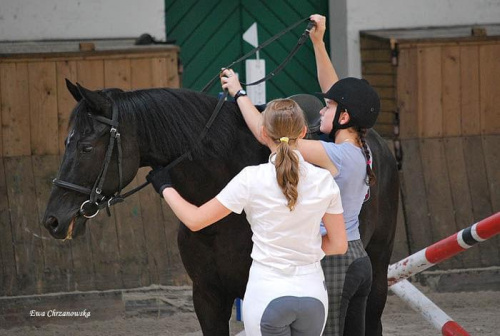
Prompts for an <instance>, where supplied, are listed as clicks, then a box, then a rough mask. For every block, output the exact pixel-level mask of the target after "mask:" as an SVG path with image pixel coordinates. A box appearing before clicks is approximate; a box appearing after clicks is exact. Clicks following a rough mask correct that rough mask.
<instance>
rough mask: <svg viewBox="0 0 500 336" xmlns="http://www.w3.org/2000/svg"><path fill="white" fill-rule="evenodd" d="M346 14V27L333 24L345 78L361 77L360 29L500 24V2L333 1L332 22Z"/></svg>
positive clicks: (333, 46) (340, 69)
mask: <svg viewBox="0 0 500 336" xmlns="http://www.w3.org/2000/svg"><path fill="white" fill-rule="evenodd" d="M342 15H344V16H345V17H346V18H347V20H346V24H345V25H344V26H343V27H338V25H332V22H330V24H331V26H330V28H332V27H334V28H335V30H333V29H332V30H331V38H330V46H331V51H332V58H333V60H334V64H335V66H336V67H337V70H338V72H339V75H340V76H341V77H345V76H347V75H349V76H356V77H360V76H361V60H360V52H359V31H360V30H369V29H385V28H411V27H429V26H459V25H469V24H481V23H500V0H330V16H329V18H330V21H332V19H335V17H339V16H342ZM341 29H342V31H341ZM335 35H343V36H346V41H342V40H341V39H340V40H339V39H335ZM336 54H341V55H338V56H337V59H336V56H335V55H336Z"/></svg>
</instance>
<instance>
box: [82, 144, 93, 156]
mask: <svg viewBox="0 0 500 336" xmlns="http://www.w3.org/2000/svg"><path fill="white" fill-rule="evenodd" d="M93 149H94V147H92V145H89V144H83V145H81V146H80V152H81V153H83V154H85V153H90V152H92V150H93Z"/></svg>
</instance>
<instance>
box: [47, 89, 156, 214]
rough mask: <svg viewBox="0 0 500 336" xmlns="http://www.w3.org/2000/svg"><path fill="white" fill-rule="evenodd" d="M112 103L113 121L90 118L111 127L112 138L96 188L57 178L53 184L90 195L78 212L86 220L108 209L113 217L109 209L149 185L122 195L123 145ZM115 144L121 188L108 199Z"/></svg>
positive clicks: (100, 117)
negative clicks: (107, 182) (106, 187)
mask: <svg viewBox="0 0 500 336" xmlns="http://www.w3.org/2000/svg"><path fill="white" fill-rule="evenodd" d="M108 98H109V99H111V97H109V96H108ZM111 102H112V108H113V112H112V117H111V119H109V118H106V117H102V116H96V115H93V114H90V116H91V117H92V118H93V119H95V120H97V121H99V122H101V123H103V124H106V125H109V126H110V131H109V133H110V137H109V143H108V149H107V150H106V156H105V158H104V162H103V165H102V168H101V171H100V173H99V175H98V176H97V178H96V181H95V182H94V186H93V187H92V189H89V188H87V187H82V186H80V185H78V184H74V183H71V182H66V181H63V180H60V179H58V178H55V179H54V180H53V181H52V183H53V184H54V185H56V186H58V187H60V188H65V189H69V190H72V191H76V192H79V193H82V194H85V195H89V199H88V200H86V201H85V202H83V203H82V204H81V205H80V210H79V212H78V213H79V214H80V215H82V216H83V217H85V218H93V217H95V216H96V215H97V214H98V213H99V210H101V209H103V208H106V210H107V212H108V215H111V213H110V211H109V208H110V207H111V206H112V205H114V204H116V203H120V202H123V201H124V199H125V198H126V197H128V196H130V195H132V194H133V193H135V192H137V191H139V190H140V189H142V188H143V187H145V186H146V185H147V183H144V184H142V185H140V186H139V187H136V188H135V189H133V190H131V191H130V192H128V193H126V194H124V195H120V192H121V191H122V188H123V182H122V181H123V172H122V145H121V139H120V133H119V132H118V126H119V122H118V108H117V106H116V104H115V103H114V102H113V100H112V99H111ZM115 142H116V148H117V150H118V175H119V187H118V191H117V192H116V193H115V194H113V196H109V197H107V196H104V195H103V194H102V188H103V185H104V181H105V180H106V174H107V172H108V168H109V163H110V162H111V156H112V155H113V149H114V147H115Z"/></svg>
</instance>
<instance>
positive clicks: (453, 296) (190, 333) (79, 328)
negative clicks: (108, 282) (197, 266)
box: [0, 287, 500, 336]
mask: <svg viewBox="0 0 500 336" xmlns="http://www.w3.org/2000/svg"><path fill="white" fill-rule="evenodd" d="M419 288H420V289H421V290H422V291H423V292H424V293H425V294H426V295H427V296H428V297H429V298H430V299H431V300H432V301H433V302H434V303H435V304H437V305H438V306H439V307H440V308H441V309H443V310H444V311H445V312H446V313H447V314H448V315H449V316H451V317H452V318H453V319H454V320H455V321H457V322H458V323H459V324H460V325H462V326H463V327H464V328H465V329H466V330H467V331H468V332H469V333H470V334H471V335H485V336H486V335H487V336H494V335H500V291H489V292H461V293H435V292H430V291H429V290H428V289H427V288H426V287H423V288H422V287H419ZM180 300H185V301H186V302H182V303H181V304H180V305H179V306H182V305H183V306H184V307H186V306H187V307H190V308H189V309H187V311H186V309H182V311H179V312H173V313H171V314H170V315H169V316H163V317H159V318H158V317H152V316H151V314H150V315H147V316H146V317H144V316H142V317H137V316H135V317H130V316H121V317H116V318H113V319H108V320H96V319H92V318H89V319H85V318H74V317H73V318H68V319H72V321H67V322H66V323H65V324H64V325H61V324H58V325H56V324H46V325H43V326H39V327H33V326H30V327H28V326H20V327H15V328H11V329H1V328H0V336H7V335H8V336H30V335H37V336H49V335H50V336H59V335H61V336H62V335H81V336H90V335H92V336H95V335H107V336H118V335H120V336H122V335H132V336H135V335H137V336H139V335H141V336H144V335H175V336H201V335H202V333H201V331H200V327H199V325H198V321H197V319H196V316H195V314H194V312H193V311H192V302H190V300H191V297H190V296H189V295H186V296H184V297H183V298H180ZM383 323H384V331H385V332H384V335H386V336H396V335H398V336H399V335H405V336H417V335H419V336H425V335H440V334H441V333H440V332H439V331H438V330H437V329H434V327H432V325H430V324H429V323H428V322H427V321H426V320H425V319H424V318H423V317H422V316H421V315H419V314H418V313H416V312H414V311H413V310H412V309H411V308H409V307H408V306H407V305H406V304H405V303H404V302H402V301H401V300H400V299H399V298H398V297H397V296H395V295H390V296H389V298H388V303H387V306H386V309H385V312H384V316H383ZM242 328H243V326H242V323H241V322H237V321H232V323H231V334H232V335H236V334H238V333H239V332H240V331H241V330H242Z"/></svg>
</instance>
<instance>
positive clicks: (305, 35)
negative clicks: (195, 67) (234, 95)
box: [201, 18, 314, 92]
mask: <svg viewBox="0 0 500 336" xmlns="http://www.w3.org/2000/svg"><path fill="white" fill-rule="evenodd" d="M307 20H309V18H305V19H302V20H300V21H298V22H296V23H294V24H293V25H291V26H290V27H288V28H286V29H284V30H282V31H281V32H279V33H278V34H276V35H274V36H272V37H271V38H270V39H268V40H267V41H265V42H264V43H262V44H261V45H259V46H257V47H256V48H254V49H253V50H251V51H249V52H248V53H246V54H245V55H243V56H242V57H240V58H238V59H237V60H236V61H233V62H232V63H231V64H229V65H228V66H225V67H224V68H223V69H229V68H232V67H233V66H234V65H235V64H238V63H240V62H242V61H244V60H246V59H247V58H248V57H250V56H252V55H253V54H255V53H257V51H259V50H261V49H263V48H265V47H267V46H268V45H269V44H271V43H272V42H274V41H276V40H277V39H279V38H280V37H282V36H283V35H285V34H286V33H288V32H289V31H291V30H292V29H294V28H296V27H297V26H299V25H300V24H301V23H303V22H305V21H307ZM313 27H314V22H313V21H310V22H309V24H308V25H307V27H306V29H305V31H304V32H303V33H302V35H301V36H300V38H299V40H298V42H297V44H296V45H295V47H294V48H293V49H292V51H291V52H290V53H289V54H288V56H287V57H286V58H285V59H284V60H283V62H281V64H280V65H278V66H277V67H276V69H274V70H273V71H271V72H270V73H268V74H267V75H266V76H265V77H263V78H261V79H259V80H257V81H255V82H252V83H248V84H246V83H242V84H243V85H246V86H251V85H257V84H259V83H262V82H264V81H266V80H268V79H270V78H272V77H274V76H275V75H277V74H278V73H279V72H280V71H281V70H283V68H284V67H285V65H286V64H287V63H288V61H290V59H291V58H292V57H293V56H294V55H295V54H296V53H297V51H298V50H299V49H300V47H301V46H302V45H303V44H304V42H305V41H306V40H307V38H308V37H309V33H310V32H311V29H312V28H313ZM219 75H220V72H219V73H218V74H217V75H215V76H214V77H213V78H212V79H211V80H210V81H209V82H208V84H207V85H205V86H204V87H203V89H202V90H201V92H206V91H208V90H209V89H210V88H211V87H212V86H213V85H214V83H215V81H216V80H217V79H218V78H219Z"/></svg>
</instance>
